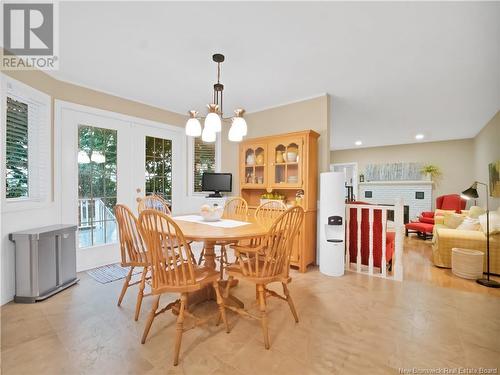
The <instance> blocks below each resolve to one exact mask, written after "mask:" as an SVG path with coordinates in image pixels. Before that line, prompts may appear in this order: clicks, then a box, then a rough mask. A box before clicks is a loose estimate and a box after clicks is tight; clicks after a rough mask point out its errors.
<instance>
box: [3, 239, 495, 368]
mask: <svg viewBox="0 0 500 375" xmlns="http://www.w3.org/2000/svg"><path fill="white" fill-rule="evenodd" d="M405 244H406V249H405V254H406V258H405V281H404V282H402V283H400V282H394V281H387V280H383V279H379V278H370V277H367V276H365V275H359V274H356V273H347V274H346V275H345V276H344V277H342V278H330V277H326V276H324V275H322V274H320V273H319V272H318V271H317V269H314V268H312V269H310V270H309V271H308V272H307V273H305V274H299V273H297V272H295V271H292V273H291V275H292V277H293V281H292V283H291V284H290V291H291V293H292V297H293V298H294V302H295V305H296V308H297V311H298V314H299V320H300V321H299V323H298V324H297V323H295V321H294V319H293V318H292V314H291V313H290V310H289V308H288V305H287V304H286V303H284V302H283V301H281V300H278V299H276V298H270V299H269V300H268V313H269V328H270V340H271V348H270V350H266V349H265V348H264V344H263V337H262V331H261V326H260V322H259V321H256V320H252V319H246V318H243V317H241V316H239V315H237V314H235V313H233V312H228V319H229V322H230V326H231V333H230V334H226V333H225V330H224V328H223V326H222V325H221V326H219V327H216V326H215V322H214V321H210V322H209V323H208V324H207V325H204V326H202V327H200V328H196V329H192V330H189V331H187V332H185V334H184V335H183V341H182V346H181V353H180V363H179V366H177V367H174V366H172V361H173V347H174V338H175V320H176V317H175V316H173V315H172V314H171V313H170V312H167V313H165V314H161V315H160V316H158V317H157V318H156V319H155V321H154V323H153V326H152V328H151V332H150V334H149V336H148V340H147V341H146V343H145V344H144V345H142V344H141V343H140V339H141V336H142V333H143V329H144V324H145V320H146V318H147V315H148V313H149V310H150V308H151V304H152V299H151V298H148V297H146V298H145V299H144V302H143V307H142V312H141V315H140V319H139V321H138V322H135V321H134V319H133V316H134V310H135V302H136V293H137V288H136V287H133V288H131V289H130V290H129V291H128V292H127V294H126V296H125V299H124V301H123V304H122V306H121V307H117V306H116V301H117V297H118V294H119V292H120V289H121V285H122V281H121V280H120V281H118V282H113V283H109V284H100V283H97V282H95V281H94V280H93V279H92V278H90V277H89V276H88V275H86V274H85V273H82V274H79V277H80V279H81V280H80V283H79V284H78V285H77V286H74V287H72V288H70V289H68V290H65V291H64V292H62V293H59V294H58V295H56V296H53V297H51V298H50V299H48V300H47V301H44V302H41V303H37V304H32V305H23V304H14V303H9V304H7V305H5V306H3V307H2V308H1V310H0V313H1V320H2V321H1V328H2V348H1V350H2V351H1V355H2V362H1V367H2V374H15V375H18V374H40V375H45V374H47V375H53V374H56V375H58V374H64V375H66V374H92V375H94V374H95V375H100V374H109V373H111V374H115V373H117V374H118V373H119V374H149V375H153V374H172V375H190V374H196V375H198V374H209V375H210V374H213V375H216V374H233V375H244V374H247V375H250V374H252V375H253V374H286V375H294V374H305V375H308V374H311V375H312V374H314V375H317V374H358V373H369V374H395V373H398V368H401V367H420V368H422V367H425V368H429V367H458V366H469V367H480V366H481V367H499V366H500V363H499V362H500V314H499V313H498V311H500V291H491V290H487V288H483V287H481V286H480V285H478V284H476V283H474V282H469V281H468V280H463V279H458V278H457V277H456V276H454V275H453V274H451V272H449V271H447V270H443V269H437V268H436V267H433V266H432V262H431V260H430V252H431V250H430V244H429V241H421V240H418V239H414V238H409V239H406V240H405ZM198 250H199V249H198ZM198 250H197V251H198ZM271 288H272V289H273V290H275V291H277V292H280V293H281V288H280V285H275V286H271ZM233 292H234V294H235V295H236V296H238V297H239V298H240V299H242V300H243V301H244V302H245V304H246V306H247V307H248V308H250V309H251V310H252V311H253V312H254V313H256V314H257V315H258V309H257V307H256V306H255V304H254V296H255V289H254V285H252V284H250V283H245V282H241V283H240V285H239V286H238V287H237V288H235V289H234V290H233ZM175 298H177V297H176V296H173V295H172V296H165V297H162V304H166V303H168V302H169V301H171V300H173V299H175ZM216 311H217V308H216V305H215V304H214V303H206V304H202V305H200V306H197V307H196V308H194V313H195V314H196V315H200V316H203V315H205V314H212V313H214V312H216ZM189 325H190V321H189V319H188V320H187V321H186V325H185V326H186V327H188V326H189Z"/></svg>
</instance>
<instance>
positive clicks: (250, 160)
mask: <svg viewBox="0 0 500 375" xmlns="http://www.w3.org/2000/svg"><path fill="white" fill-rule="evenodd" d="M246 163H247V165H254V164H255V155H254V154H249V155H248V156H247V160H246Z"/></svg>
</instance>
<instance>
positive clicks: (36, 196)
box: [0, 75, 52, 211]
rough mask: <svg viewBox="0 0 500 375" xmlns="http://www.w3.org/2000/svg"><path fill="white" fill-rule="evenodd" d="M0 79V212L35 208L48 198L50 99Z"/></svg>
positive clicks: (49, 178)
mask: <svg viewBox="0 0 500 375" xmlns="http://www.w3.org/2000/svg"><path fill="white" fill-rule="evenodd" d="M0 78H1V90H0V93H1V100H0V103H1V104H0V107H1V108H2V110H1V113H2V116H3V120H4V121H2V136H1V139H2V142H3V144H2V145H1V147H0V148H1V149H2V151H3V153H2V164H1V170H2V172H1V173H2V194H1V199H2V201H3V203H4V205H2V211H12V210H17V209H26V208H39V207H42V206H43V205H45V204H48V203H50V201H51V197H52V196H51V194H50V193H51V182H52V179H51V178H52V173H51V169H52V167H51V165H52V162H51V153H50V147H51V127H50V108H51V106H50V100H51V99H50V96H48V95H46V94H44V93H42V92H40V91H38V90H35V89H33V88H31V87H29V86H27V85H25V84H23V83H21V82H18V81H16V80H14V79H12V78H10V77H6V76H3V75H1V76H0ZM3 179H5V181H4V180H3Z"/></svg>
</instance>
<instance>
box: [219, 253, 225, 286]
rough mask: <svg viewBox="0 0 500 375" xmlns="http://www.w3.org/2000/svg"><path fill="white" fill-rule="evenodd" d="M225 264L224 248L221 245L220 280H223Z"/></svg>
mask: <svg viewBox="0 0 500 375" xmlns="http://www.w3.org/2000/svg"><path fill="white" fill-rule="evenodd" d="M225 264H226V246H224V245H222V246H221V247H220V261H219V266H220V279H221V280H224V265H225Z"/></svg>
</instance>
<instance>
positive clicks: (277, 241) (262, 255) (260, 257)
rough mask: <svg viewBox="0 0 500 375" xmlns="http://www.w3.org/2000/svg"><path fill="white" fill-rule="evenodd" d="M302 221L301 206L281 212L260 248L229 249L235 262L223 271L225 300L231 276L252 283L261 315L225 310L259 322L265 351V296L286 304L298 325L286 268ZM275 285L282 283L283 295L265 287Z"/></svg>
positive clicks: (267, 340)
mask: <svg viewBox="0 0 500 375" xmlns="http://www.w3.org/2000/svg"><path fill="white" fill-rule="evenodd" d="M303 219H304V209H303V208H302V207H300V206H296V207H292V208H290V209H288V210H286V211H285V212H283V213H282V214H281V215H280V216H279V217H278V218H277V219H276V220H275V221H274V223H273V224H272V225H271V227H270V228H269V231H268V233H267V235H266V236H265V237H264V239H263V240H262V242H261V244H260V245H258V246H252V245H233V246H232V248H233V249H234V250H235V252H236V256H237V258H238V259H237V262H236V264H234V265H232V266H228V267H227V268H226V272H227V273H228V275H229V279H228V281H227V287H226V289H225V290H224V297H225V298H227V297H229V285H230V284H231V281H232V280H233V278H234V277H236V278H238V279H243V280H247V281H249V282H251V283H254V284H255V285H256V288H257V291H258V295H259V309H260V316H255V315H252V314H251V313H249V312H248V311H246V310H244V309H242V308H239V307H233V306H229V305H228V306H227V308H228V309H231V310H233V311H236V312H238V313H240V314H241V315H244V316H250V317H252V318H255V319H258V320H260V321H261V325H262V332H263V334H264V345H265V347H266V349H269V347H270V345H269V332H268V318H267V312H266V297H267V296H273V297H278V298H280V299H282V300H284V301H286V302H288V306H289V307H290V310H291V312H292V315H293V317H294V319H295V322H297V323H298V322H299V318H298V316H297V311H296V310H295V306H294V304H293V300H292V297H291V296H290V292H289V290H288V286H287V285H288V284H289V283H290V282H291V278H290V276H289V268H290V256H291V252H292V244H293V241H294V239H295V237H296V236H297V234H298V232H299V228H300V225H301V223H302V220H303ZM274 282H280V283H281V284H282V286H283V294H284V296H282V295H280V294H278V293H276V292H274V291H272V290H270V289H267V285H268V284H270V283H274Z"/></svg>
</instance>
